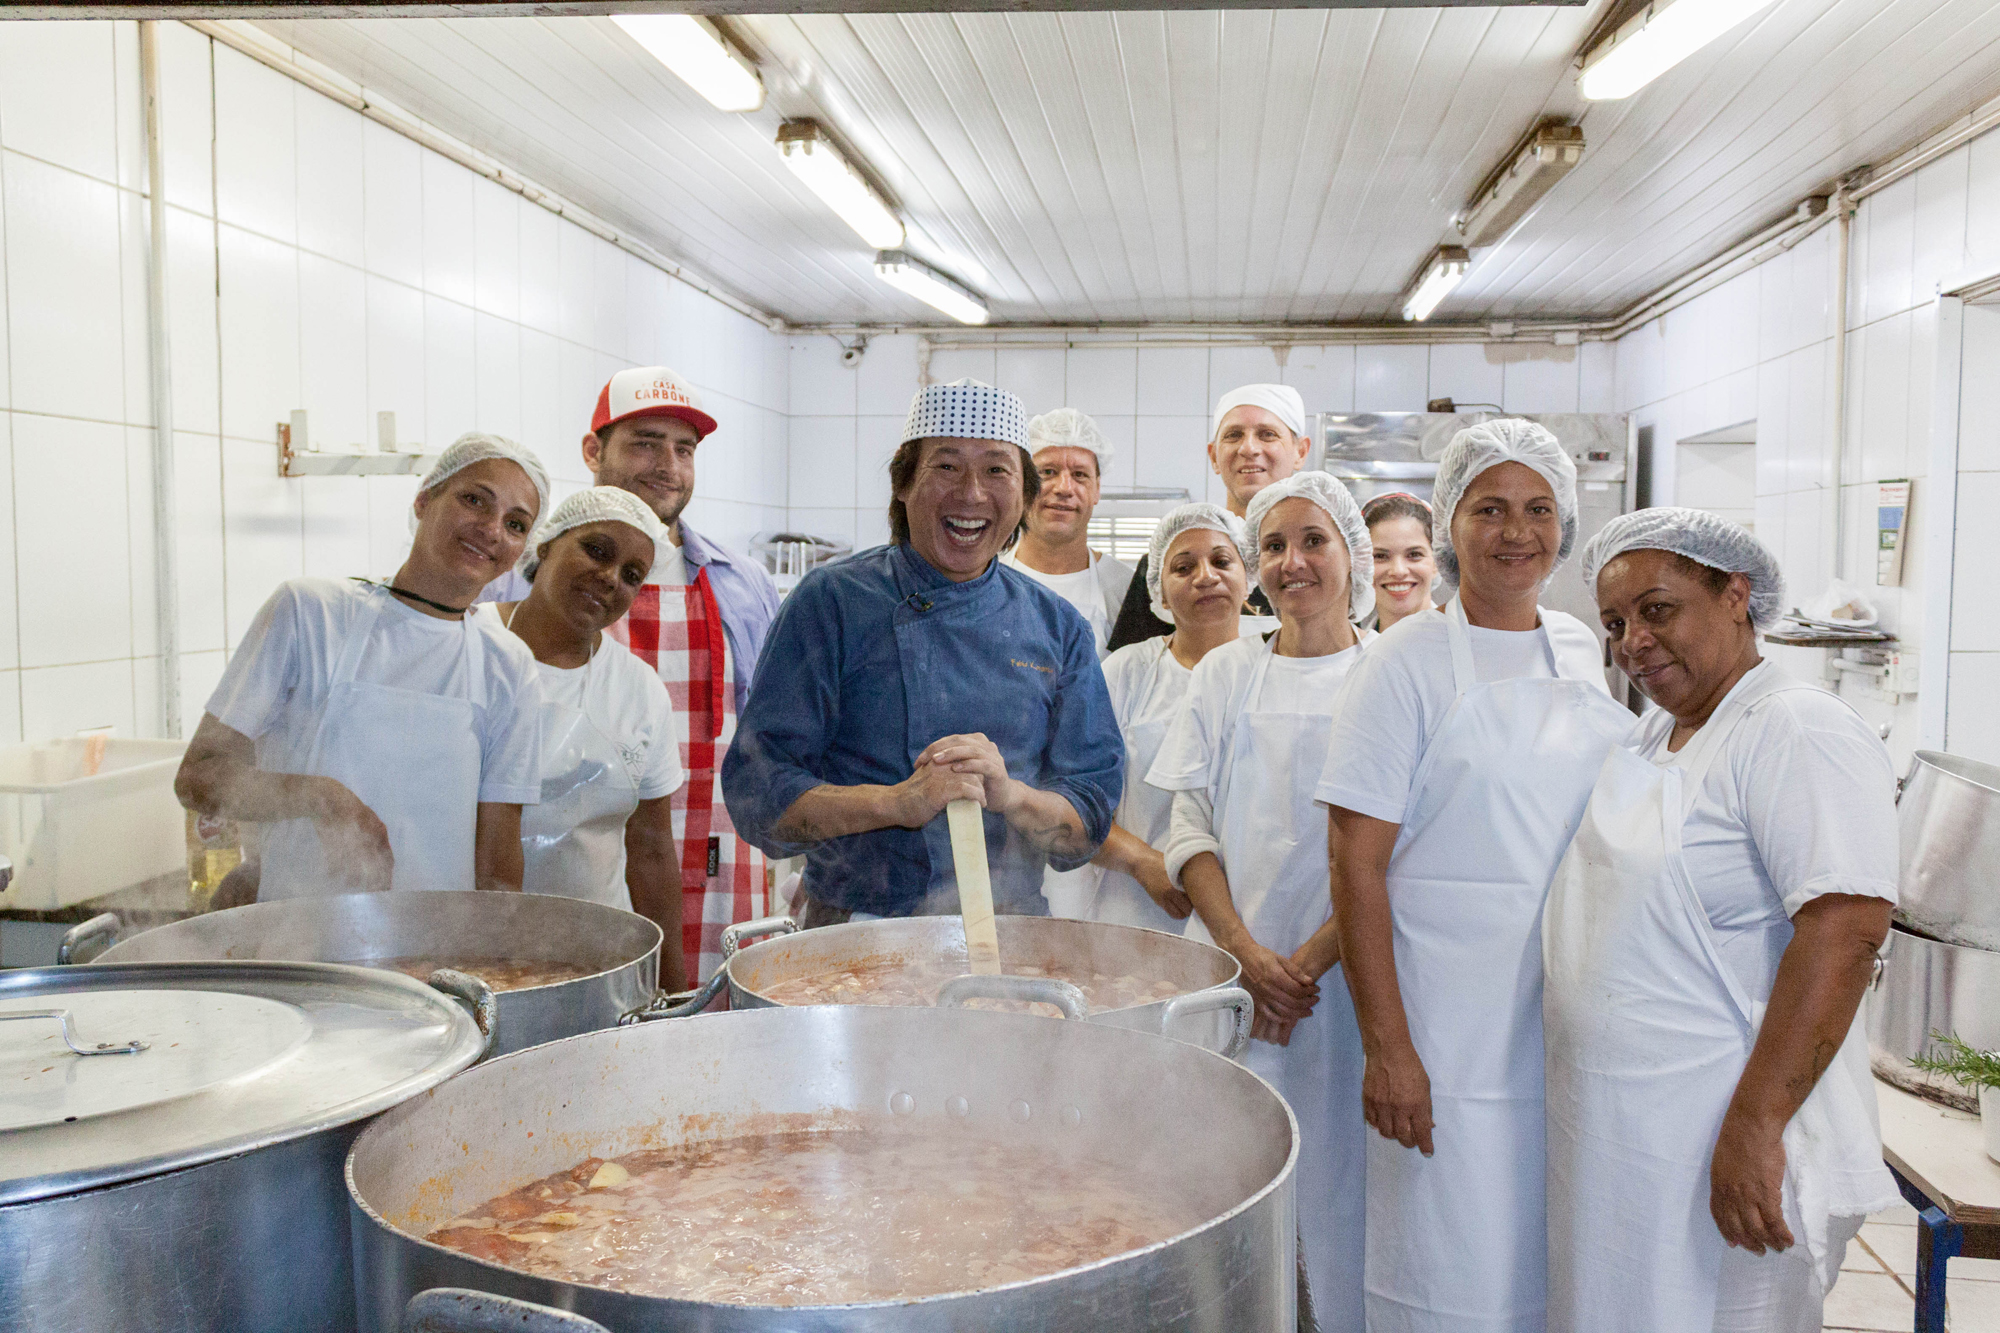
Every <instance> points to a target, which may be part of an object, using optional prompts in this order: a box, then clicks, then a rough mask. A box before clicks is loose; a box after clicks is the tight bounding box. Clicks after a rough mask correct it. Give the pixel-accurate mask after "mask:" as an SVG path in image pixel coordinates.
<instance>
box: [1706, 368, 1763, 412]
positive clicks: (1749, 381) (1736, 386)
mask: <svg viewBox="0 0 2000 1333" xmlns="http://www.w3.org/2000/svg"><path fill="white" fill-rule="evenodd" d="M1709 412H1710V417H1709V419H1710V420H1711V421H1714V422H1715V423H1716V424H1718V425H1724V426H1733V425H1736V424H1737V423H1738V422H1744V421H1754V420H1755V419H1756V417H1757V367H1755V366H1754V365H1753V366H1745V367H1744V368H1743V369H1741V370H1739V371H1736V372H1735V373H1734V374H1731V375H1727V376H1725V377H1724V378H1722V379H1720V380H1716V381H1714V382H1713V383H1712V384H1711V386H1710V388H1709Z"/></svg>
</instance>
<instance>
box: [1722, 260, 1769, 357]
mask: <svg viewBox="0 0 2000 1333" xmlns="http://www.w3.org/2000/svg"><path fill="white" fill-rule="evenodd" d="M1715 295H1716V297H1717V298H1718V299H1717V309H1716V319H1717V324H1716V330H1715V332H1716V338H1715V341H1714V343H1713V344H1712V345H1711V350H1710V353H1709V357H1710V366H1711V368H1712V370H1713V372H1714V373H1715V374H1717V375H1732V374H1735V373H1737V372H1739V371H1742V370H1745V369H1747V368H1749V367H1751V366H1754V365H1756V364H1757V362H1758V360H1759V359H1760V358H1759V356H1758V347H1759V345H1760V334H1761V329H1760V328H1759V320H1760V317H1761V315H1762V311H1761V309H1760V307H1759V303H1758V293H1757V275H1756V274H1754V273H1744V274H1741V275H1739V276H1738V277H1735V278H1732V279H1730V280H1729V281H1728V282H1726V283H1724V284H1723V285H1722V286H1721V287H1719V288H1717V289H1716V292H1715Z"/></svg>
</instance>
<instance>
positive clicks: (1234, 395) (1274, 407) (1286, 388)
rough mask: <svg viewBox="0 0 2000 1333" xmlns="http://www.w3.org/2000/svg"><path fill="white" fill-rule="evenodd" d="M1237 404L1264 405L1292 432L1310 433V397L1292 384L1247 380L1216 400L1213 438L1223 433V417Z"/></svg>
mask: <svg viewBox="0 0 2000 1333" xmlns="http://www.w3.org/2000/svg"><path fill="white" fill-rule="evenodd" d="M1237 407H1261V408H1263V409H1264V410H1265V411H1266V412H1269V413H1270V414H1271V415H1272V416H1274V417H1276V418H1277V419H1278V420H1280V421H1282V422H1284V423H1285V429H1286V430H1289V431H1290V432H1291V433H1292V434H1294V435H1303V434H1305V433H1306V400H1305V399H1303V398H1301V397H1300V396H1299V391H1298V390H1297V389H1294V388H1293V387H1292V386H1291V385H1289V384H1246V385H1244V386H1243V387H1242V388H1240V389H1231V390H1230V391H1229V392H1228V393H1225V394H1223V395H1222V397H1221V398H1219V399H1217V400H1216V404H1215V424H1214V425H1212V426H1210V427H1209V431H1208V435H1209V438H1210V439H1214V438H1215V437H1216V436H1218V435H1220V434H1222V419H1223V418H1224V417H1226V416H1228V415H1229V412H1230V409H1231V408H1237Z"/></svg>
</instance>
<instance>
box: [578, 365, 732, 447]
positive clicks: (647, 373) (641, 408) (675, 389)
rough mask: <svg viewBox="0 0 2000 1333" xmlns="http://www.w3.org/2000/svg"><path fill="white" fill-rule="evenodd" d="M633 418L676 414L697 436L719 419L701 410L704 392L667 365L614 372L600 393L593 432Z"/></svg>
mask: <svg viewBox="0 0 2000 1333" xmlns="http://www.w3.org/2000/svg"><path fill="white" fill-rule="evenodd" d="M629 417H676V418H678V419H679V420H682V421H685V422H687V424H688V425H690V426H693V427H694V428H695V430H696V432H698V434H697V438H702V437H705V436H707V435H709V434H710V433H711V432H713V431H714V430H715V418H714V417H712V416H710V415H709V414H708V413H706V412H704V411H702V410H701V395H700V394H698V393H696V392H695V389H694V386H693V385H692V384H689V383H688V382H687V381H686V380H684V379H682V378H681V377H680V376H679V375H678V374H676V373H675V372H673V371H672V370H669V369H668V368H667V367H665V366H639V367H637V368H636V369H633V370H621V371H619V372H618V373H617V374H616V375H613V376H612V377H611V382H610V383H609V384H607V385H605V386H604V392H602V393H600V394H598V395H597V410H596V411H595V412H592V413H591V414H590V433H591V434H593V435H597V434H600V433H602V432H603V430H604V428H605V427H606V426H609V425H612V424H613V423H615V422H619V421H624V420H626V419H627V418H629Z"/></svg>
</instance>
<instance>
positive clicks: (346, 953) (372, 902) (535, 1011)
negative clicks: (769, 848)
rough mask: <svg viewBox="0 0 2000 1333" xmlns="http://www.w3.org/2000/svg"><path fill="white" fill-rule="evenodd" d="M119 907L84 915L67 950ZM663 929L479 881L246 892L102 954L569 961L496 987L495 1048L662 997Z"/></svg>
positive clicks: (574, 1028)
mask: <svg viewBox="0 0 2000 1333" xmlns="http://www.w3.org/2000/svg"><path fill="white" fill-rule="evenodd" d="M100 923H108V925H109V926H110V927H111V928H112V929H113V930H115V928H116V925H117V922H116V920H115V918H107V917H98V918H94V919H92V920H90V921H87V922H85V923H84V924H83V925H82V926H80V927H78V928H77V929H76V930H74V931H72V932H71V933H70V937H69V938H67V939H65V940H64V943H63V949H64V953H65V955H68V954H70V953H71V952H73V951H74V950H75V949H76V948H77V946H78V945H79V944H81V943H83V942H85V941H87V940H88V939H90V938H91V937H92V936H93V935H95V934H97V933H99V932H101V931H102V930H103V929H104V925H102V924H100ZM660 939H661V935H660V928H659V927H658V926H656V925H654V924H653V923H652V922H651V921H648V920H647V919H646V918H645V917H643V916H639V915H637V914H635V913H632V912H624V911H620V910H619V909H617V908H615V907H606V906H603V905H602V904H599V903H587V902H581V901H578V900H577V899H574V898H561V897H557V896H555V895H553V894H541V893H496V892H481V891H477V890H465V891H438V892H431V891H417V892H403V893H343V894H333V895H329V896H327V897H324V898H294V899H289V900H286V901H282V902H271V903H251V904H250V905H248V906H246V907H232V908H230V909H229V910H227V911H223V912H210V913H207V914H206V915H203V916H192V917H189V918H187V919H186V920H184V921H175V922H172V923H170V924H168V925H164V926H155V927H154V928H153V929H151V930H148V931H144V932H142V933H140V934H138V935H134V936H133V937H132V938H130V939H128V940H121V941H120V942H119V943H117V944H115V945H113V946H112V947H111V948H109V949H107V950H105V951H104V952H103V953H102V954H100V955H98V957H97V960H96V961H98V962H103V963H156V962H213V961H226V960H246V959H258V960H284V961H287V962H306V963H355V964H361V965H364V966H365V965H367V964H371V963H379V962H381V961H383V960H385V959H391V958H420V957H428V958H446V959H459V960H469V959H489V960H493V961H496V962H497V961H522V962H561V963H575V964H578V965H581V966H584V967H588V968H590V969H591V971H590V974H589V975H588V976H584V977H579V978H576V979H575V980H571V981H558V982H554V983H552V984H550V985H547V986H530V987H527V988H525V989H522V990H510V991H499V992H496V997H497V999H498V1000H499V1004H500V1016H499V1022H498V1026H497V1029H496V1030H497V1033H498V1036H497V1046H498V1050H499V1051H500V1053H502V1054H505V1053H507V1052H509V1051H518V1050H523V1049H525V1048H526V1047H529V1046H538V1045H540V1044H541V1043H543V1042H545V1041H554V1040H556V1039H557V1038H559V1037H570V1036H574V1035H576V1034H577V1033H579V1032H594V1031H596V1030H597V1029H598V1028H607V1027H611V1026H612V1025H614V1024H615V1023H617V1022H618V1021H619V1020H620V1019H621V1018H623V1017H625V1016H626V1015H627V1014H630V1013H633V1012H635V1011H637V1010H640V1009H644V1008H645V1007H646V1006H648V1005H650V1004H653V1003H656V1002H657V1000H658V998H659V977H660Z"/></svg>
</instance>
